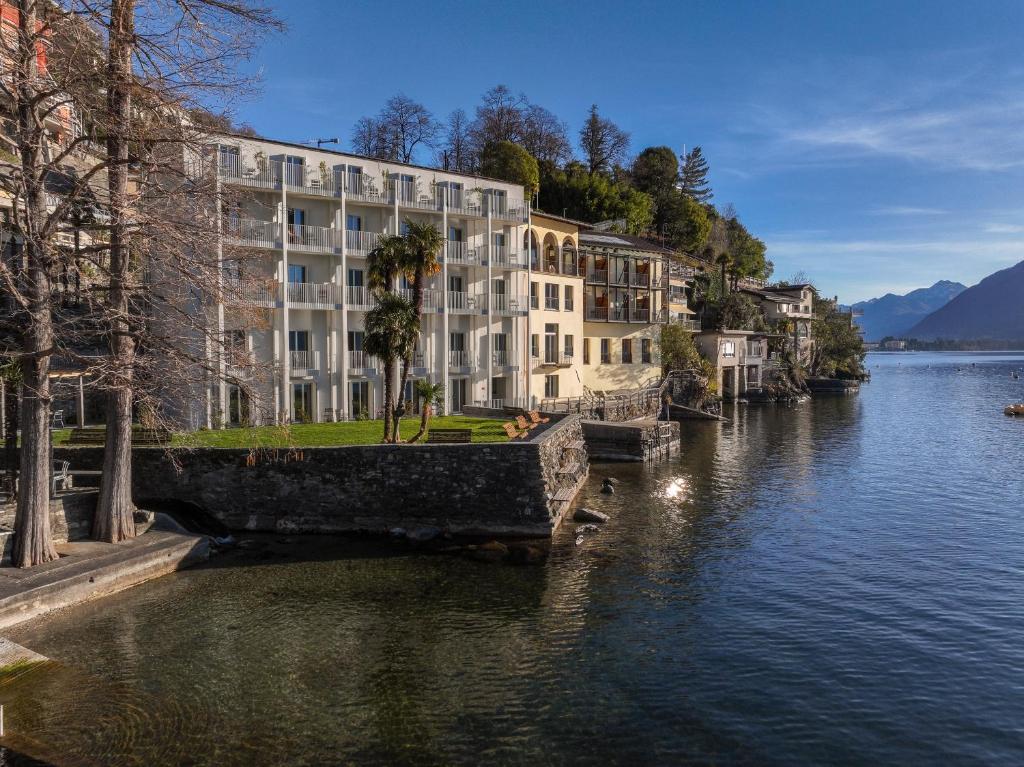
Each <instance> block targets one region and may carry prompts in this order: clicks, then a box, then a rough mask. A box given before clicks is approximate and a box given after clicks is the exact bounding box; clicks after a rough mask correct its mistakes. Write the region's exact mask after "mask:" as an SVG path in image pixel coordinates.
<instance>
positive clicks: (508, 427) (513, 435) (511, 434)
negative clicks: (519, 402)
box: [501, 421, 529, 439]
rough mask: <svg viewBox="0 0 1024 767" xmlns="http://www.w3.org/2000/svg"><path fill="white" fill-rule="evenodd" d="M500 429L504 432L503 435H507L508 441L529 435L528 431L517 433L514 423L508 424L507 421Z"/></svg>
mask: <svg viewBox="0 0 1024 767" xmlns="http://www.w3.org/2000/svg"><path fill="white" fill-rule="evenodd" d="M501 428H503V429H504V430H505V434H506V435H508V438H509V439H519V438H520V437H525V436H526V435H527V434H529V432H528V431H519V429H517V428H516V425H515V424H514V423H510V422H508V421H506V422H505V423H503V424H502V425H501Z"/></svg>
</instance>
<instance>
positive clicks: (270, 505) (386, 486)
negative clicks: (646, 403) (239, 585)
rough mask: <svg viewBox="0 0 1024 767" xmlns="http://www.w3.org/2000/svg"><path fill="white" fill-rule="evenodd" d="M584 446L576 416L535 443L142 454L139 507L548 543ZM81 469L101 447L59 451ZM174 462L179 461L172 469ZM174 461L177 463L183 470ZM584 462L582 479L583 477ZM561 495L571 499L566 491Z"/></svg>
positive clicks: (318, 526) (267, 525) (575, 482)
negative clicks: (571, 447)
mask: <svg viewBox="0 0 1024 767" xmlns="http://www.w3.org/2000/svg"><path fill="white" fill-rule="evenodd" d="M581 439H582V431H581V427H580V420H579V418H578V417H570V418H566V419H564V420H562V421H561V422H559V423H551V424H548V425H547V426H546V427H544V428H543V429H538V430H537V432H536V433H535V435H534V436H533V437H532V439H530V440H529V441H524V442H508V443H496V444H469V445H444V444H416V445H353V446H343V447H314V448H296V449H291V450H289V449H279V450H248V449H225V448H195V449H185V448H181V449H178V448H175V449H173V450H171V451H165V450H162V449H159V448H137V449H135V450H134V451H133V452H132V460H133V466H132V469H133V471H132V475H133V494H134V497H135V502H136V504H138V505H140V506H143V507H145V506H146V504H147V502H149V503H156V502H160V503H166V502H167V501H183V502H188V503H193V504H196V505H198V506H200V507H202V508H203V509H204V510H205V511H206V512H208V513H209V514H211V515H212V516H214V517H215V518H217V519H219V520H220V521H222V522H223V523H224V524H225V525H227V526H228V527H229V528H232V529H235V530H251V531H265V532H284V531H287V532H310V533H337V532H353V531H362V532H375V533H381V532H385V531H387V530H389V529H391V528H394V527H403V528H409V527H414V526H435V527H439V528H442V529H445V530H449V531H451V532H452V533H458V534H487V535H530V536H546V535H550V534H551V532H552V530H553V529H554V528H555V527H557V525H558V522H559V521H560V518H561V514H562V512H563V511H564V510H565V508H567V507H568V505H569V504H568V503H566V502H564V501H557V500H556V499H555V496H556V495H558V491H559V490H563V489H565V488H569V490H570V491H571V492H572V494H573V495H575V491H576V490H578V488H579V485H580V484H582V482H581V480H580V479H579V477H578V476H577V477H570V476H567V475H565V476H562V475H559V474H558V472H559V468H560V467H561V466H562V464H563V463H567V462H568V461H566V460H565V459H564V457H563V453H564V452H565V451H564V450H563V449H562V446H563V445H565V444H569V443H570V442H573V441H578V440H581ZM54 458H55V459H63V460H67V461H70V462H71V466H72V468H73V469H95V468H99V466H100V464H101V463H102V460H103V456H102V448H84V447H82V448H72V447H65V448H55V449H54ZM172 458H173V461H172ZM174 463H177V464H178V466H177V467H176V466H175V465H174ZM585 471H586V461H585V460H584V461H583V468H582V469H581V472H582V473H583V476H584V477H585ZM563 495H564V493H563Z"/></svg>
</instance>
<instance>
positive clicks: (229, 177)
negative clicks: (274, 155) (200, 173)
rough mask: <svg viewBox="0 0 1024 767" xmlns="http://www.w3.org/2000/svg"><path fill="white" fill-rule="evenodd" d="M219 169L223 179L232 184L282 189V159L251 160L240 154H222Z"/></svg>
mask: <svg viewBox="0 0 1024 767" xmlns="http://www.w3.org/2000/svg"><path fill="white" fill-rule="evenodd" d="M217 170H218V172H219V174H220V177H221V179H223V180H224V181H227V182H228V183H232V184H239V185H241V186H251V187H257V188H260V189H280V187H281V161H280V160H266V159H261V160H255V159H252V160H249V159H248V158H246V159H243V158H242V157H240V156H239V155H234V156H232V155H221V156H220V158H219V160H218V165H217Z"/></svg>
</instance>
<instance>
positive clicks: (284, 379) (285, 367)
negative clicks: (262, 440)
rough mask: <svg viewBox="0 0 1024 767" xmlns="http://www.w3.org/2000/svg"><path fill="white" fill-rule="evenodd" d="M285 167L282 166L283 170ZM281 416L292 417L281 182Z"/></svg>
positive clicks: (285, 229) (285, 207) (285, 221)
mask: <svg viewBox="0 0 1024 767" xmlns="http://www.w3.org/2000/svg"><path fill="white" fill-rule="evenodd" d="M283 170H284V169H283V168H282V171H283ZM280 224H281V264H280V266H281V278H280V279H281V346H282V347H283V348H282V352H281V400H282V401H281V410H280V412H281V417H282V418H283V420H284V422H285V423H288V422H289V421H291V419H292V397H291V391H290V389H291V380H292V360H291V355H290V354H289V351H290V347H289V343H288V330H289V327H288V190H287V189H286V188H285V184H284V181H283V179H282V182H281V216H280Z"/></svg>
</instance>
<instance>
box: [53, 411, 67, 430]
mask: <svg viewBox="0 0 1024 767" xmlns="http://www.w3.org/2000/svg"><path fill="white" fill-rule="evenodd" d="M50 428H51V429H63V428H64V411H63V410H54V411H53V415H52V416H51V418H50Z"/></svg>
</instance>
